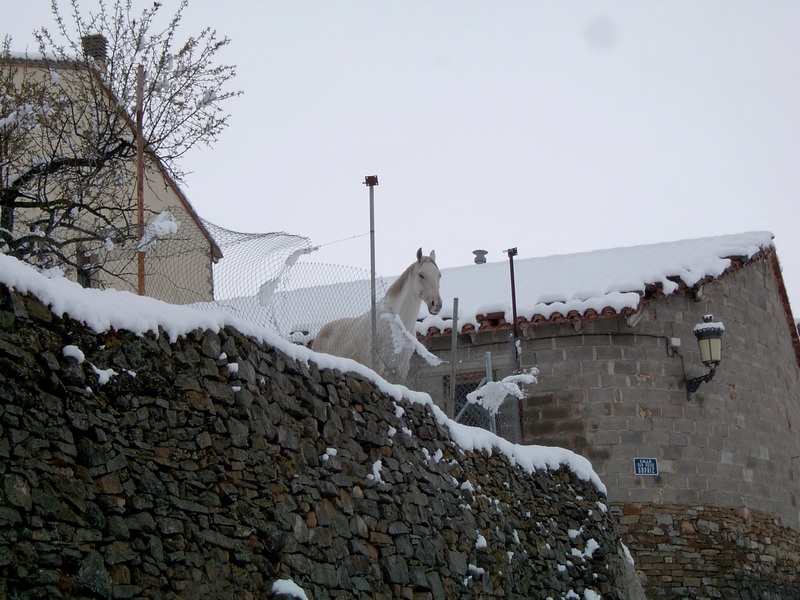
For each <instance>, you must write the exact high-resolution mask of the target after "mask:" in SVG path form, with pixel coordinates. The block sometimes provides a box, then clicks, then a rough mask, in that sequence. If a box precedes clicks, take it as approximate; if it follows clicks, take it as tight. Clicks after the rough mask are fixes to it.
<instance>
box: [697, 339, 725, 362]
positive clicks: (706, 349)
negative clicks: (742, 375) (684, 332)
mask: <svg viewBox="0 0 800 600" xmlns="http://www.w3.org/2000/svg"><path fill="white" fill-rule="evenodd" d="M697 345H698V346H699V347H700V360H701V361H703V364H705V365H710V364H717V365H718V364H719V362H720V360H721V358H722V339H721V338H719V337H704V338H701V339H698V340H697Z"/></svg>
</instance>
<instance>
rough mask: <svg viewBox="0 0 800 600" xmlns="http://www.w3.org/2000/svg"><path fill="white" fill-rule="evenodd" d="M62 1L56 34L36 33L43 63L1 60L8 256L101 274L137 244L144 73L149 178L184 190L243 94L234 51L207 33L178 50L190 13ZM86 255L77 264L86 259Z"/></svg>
mask: <svg viewBox="0 0 800 600" xmlns="http://www.w3.org/2000/svg"><path fill="white" fill-rule="evenodd" d="M66 5H67V8H68V14H65V12H64V10H63V8H62V5H61V3H60V2H59V1H58V0H52V15H53V17H54V19H55V27H54V28H53V29H52V30H51V29H47V28H42V29H40V30H38V31H36V32H35V35H36V39H37V40H38V45H39V53H40V54H38V55H36V56H29V55H26V56H18V55H14V54H13V53H12V52H11V40H10V39H9V38H6V39H5V40H4V42H3V46H2V49H0V251H3V252H6V253H9V254H12V255H14V256H16V257H17V258H20V259H22V260H26V261H28V262H31V263H34V264H36V265H38V266H40V267H49V266H65V267H67V268H70V267H71V268H74V269H76V270H77V271H78V272H80V271H82V270H83V271H86V270H91V269H102V268H103V260H102V256H103V254H104V253H107V252H109V251H111V249H113V248H114V247H118V246H119V245H120V244H126V243H130V242H131V240H134V241H135V239H136V236H137V224H136V186H135V158H136V145H137V144H136V142H137V139H136V127H135V121H134V116H135V115H136V106H137V94H136V88H137V78H136V71H137V68H138V67H139V65H142V66H143V69H144V73H145V79H144V91H143V95H142V124H143V128H142V131H143V135H142V138H143V140H144V144H145V148H146V151H145V154H146V156H147V161H146V163H145V164H146V167H147V169H148V172H147V177H149V178H151V179H152V180H154V181H155V180H156V179H158V177H156V176H157V175H158V176H160V178H161V179H162V180H163V177H164V174H166V175H168V176H170V177H172V179H174V180H175V181H177V182H180V181H182V179H183V177H184V175H185V172H184V171H183V170H182V169H181V167H180V165H179V162H180V159H181V158H182V157H183V156H184V155H185V154H186V153H187V152H188V151H189V150H191V149H193V148H195V147H198V146H202V145H211V144H213V142H215V141H216V140H217V139H218V136H219V134H220V133H221V132H222V131H223V130H224V129H225V128H226V126H227V122H228V117H229V115H228V114H226V113H225V112H224V111H223V110H222V109H221V108H220V105H221V104H222V103H223V102H224V101H225V100H228V99H230V98H232V97H234V96H237V95H239V94H240V93H241V92H239V91H232V90H229V89H228V86H229V84H230V82H231V81H232V79H233V78H234V77H235V68H234V67H233V66H224V65H218V64H216V62H215V61H216V58H217V55H218V53H219V51H220V50H221V49H222V48H223V47H225V46H226V45H227V44H228V43H229V39H228V38H221V39H219V38H218V37H217V34H216V32H215V31H214V30H212V29H210V28H206V29H204V30H202V31H201V32H200V33H199V34H198V35H196V36H192V37H189V38H188V39H186V40H185V41H183V42H181V43H178V41H177V39H176V37H177V35H178V29H179V25H180V24H181V20H182V17H183V14H184V11H185V9H186V8H187V6H188V0H182V2H181V3H180V5H179V7H178V9H177V10H176V12H175V13H174V14H173V15H172V16H171V17H169V18H168V19H166V20H165V21H164V23H163V25H161V26H159V25H158V23H159V22H160V19H161V14H160V9H161V4H159V3H153V4H152V5H150V6H149V7H147V8H145V9H144V10H143V11H142V12H141V13H138V14H135V15H134V12H133V7H132V0H113V2H106V1H105V0H100V2H99V4H98V10H97V12H96V13H91V14H90V13H84V11H83V10H82V9H81V7H80V1H79V0H68V2H66ZM76 249H77V252H76Z"/></svg>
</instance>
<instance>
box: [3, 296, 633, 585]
mask: <svg viewBox="0 0 800 600" xmlns="http://www.w3.org/2000/svg"><path fill="white" fill-rule="evenodd" d="M626 564H627V562H626V560H625V557H624V548H623V547H622V546H621V545H620V543H619V538H618V536H617V533H616V531H615V525H614V523H613V521H612V516H611V514H610V511H608V510H607V509H606V498H605V497H604V495H603V494H602V493H600V492H599V491H598V490H597V488H596V487H595V485H593V484H592V483H589V482H586V481H582V480H581V479H579V478H578V477H577V476H576V475H575V474H573V473H572V472H571V471H569V470H567V469H566V468H562V469H560V470H558V471H555V472H547V471H537V472H534V473H532V474H529V473H526V472H525V471H524V470H522V469H521V468H519V467H516V466H513V465H511V464H510V462H509V460H508V459H507V458H506V457H505V456H504V455H503V454H502V453H499V452H494V453H492V454H491V455H489V454H488V453H486V452H474V451H471V452H464V451H462V450H461V449H460V448H459V447H458V446H457V445H456V444H455V443H454V442H453V441H452V440H451V438H450V435H449V432H448V430H447V428H446V427H443V426H442V425H441V424H440V423H439V422H438V421H437V418H436V416H435V415H434V413H433V411H432V410H431V408H430V407H429V406H427V405H425V404H422V403H413V402H410V401H408V400H405V399H403V400H400V399H396V398H392V397H390V396H389V395H387V394H386V393H382V392H380V391H379V390H378V389H377V388H376V387H375V386H374V385H373V384H372V383H371V382H369V381H367V380H365V379H363V378H360V377H358V376H354V375H352V374H344V373H341V372H339V371H338V370H320V369H318V368H317V366H316V365H315V364H314V363H313V362H309V363H305V362H298V361H296V360H294V359H292V358H289V357H288V356H286V355H285V354H284V353H282V352H280V351H279V350H276V349H275V348H272V347H270V346H267V345H264V344H261V343H259V342H257V341H256V340H254V339H253V338H248V337H245V336H243V335H241V334H240V333H238V332H237V331H235V330H233V329H229V328H228V329H224V330H221V331H219V332H212V331H196V332H194V333H192V334H191V335H188V336H186V337H184V338H179V339H178V340H177V341H176V342H175V343H169V342H168V340H167V339H166V338H165V336H164V335H159V336H156V335H144V336H136V335H134V334H132V333H129V332H125V331H109V332H106V333H102V334H98V333H95V332H93V331H90V330H89V329H87V328H86V327H84V326H83V325H81V324H80V323H77V322H75V321H73V320H71V319H69V318H68V317H65V318H61V317H57V316H55V315H53V314H52V313H51V311H50V310H49V309H48V307H47V306H44V305H43V304H42V303H40V302H39V301H38V300H37V299H36V298H34V297H30V296H23V295H21V294H19V293H17V292H14V291H9V290H8V289H6V288H4V287H0V598H2V599H5V598H14V599H22V598H137V599H143V598H148V599H173V598H184V599H191V598H204V599H208V598H237V599H240V600H245V599H250V598H252V599H255V598H278V599H280V598H288V597H290V596H287V595H286V593H285V592H281V591H280V590H284V589H287V588H286V587H284V586H278V587H275V582H276V581H280V580H287V581H291V582H292V584H294V585H295V586H297V588H296V589H302V590H303V592H304V593H305V594H306V595H307V597H308V598H313V599H315V600H325V599H332V598H336V599H340V598H341V599H349V598H359V599H361V598H370V599H389V598H406V599H409V600H427V599H431V600H433V599H435V600H440V599H444V598H493V597H503V598H519V599H522V598H525V599H528V598H533V599H536V598H540V599H542V600H544V599H546V598H553V599H556V598H580V599H582V600H594V599H600V598H602V599H604V600H613V599H620V598H625V597H633V596H630V595H628V592H626V590H625V589H623V585H624V583H623V581H624V578H623V576H622V572H623V571H624V569H625V566H626ZM273 589H274V590H275V592H273ZM289 589H291V588H289Z"/></svg>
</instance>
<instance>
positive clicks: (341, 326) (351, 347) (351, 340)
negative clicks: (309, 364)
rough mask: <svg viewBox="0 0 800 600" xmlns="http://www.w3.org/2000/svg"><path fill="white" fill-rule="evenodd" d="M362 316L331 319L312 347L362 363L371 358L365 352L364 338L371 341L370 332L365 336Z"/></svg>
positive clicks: (314, 349)
mask: <svg viewBox="0 0 800 600" xmlns="http://www.w3.org/2000/svg"><path fill="white" fill-rule="evenodd" d="M362 321H364V318H363V316H362V317H352V318H346V319H339V320H337V321H331V322H330V323H327V324H326V325H324V326H323V327H322V329H320V330H319V333H318V334H317V336H316V337H315V338H314V341H313V342H312V343H311V349H312V350H313V351H314V352H324V353H326V354H333V355H334V356H341V357H344V358H352V359H353V360H355V361H358V362H360V363H362V364H368V363H367V362H365V361H366V360H368V359H369V357H368V356H367V355H366V352H365V349H364V347H365V344H364V340H366V341H367V345H368V343H369V333H367V337H366V338H365V337H364V332H362V331H361V329H363V328H364V325H363V323H362Z"/></svg>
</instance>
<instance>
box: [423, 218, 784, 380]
mask: <svg viewBox="0 0 800 600" xmlns="http://www.w3.org/2000/svg"><path fill="white" fill-rule="evenodd" d="M753 261H766V262H767V263H768V264H769V265H770V266H771V268H772V269H773V271H774V273H775V276H776V278H777V279H778V281H779V289H780V295H781V302H782V304H783V308H784V312H785V315H786V322H787V328H788V331H789V332H790V335H791V336H792V340H793V344H794V348H795V353H796V356H797V360H798V363H799V364H800V337H798V332H797V327H796V325H795V321H794V318H793V316H792V310H791V305H790V302H789V298H788V295H787V293H786V288H785V286H784V283H783V277H782V275H781V269H780V265H779V263H778V257H777V253H776V249H775V246H774V243H773V235H772V233H770V232H767V231H755V232H747V233H740V234H732V235H722V236H716V237H708V238H699V239H687V240H679V241H674V242H664V243H658V244H650V245H642V246H630V247H620V248H612V249H606V250H596V251H591V252H582V253H576V254H567V255H553V256H546V257H540V258H522V259H519V258H514V275H515V288H516V301H517V325H518V327H519V328H520V330H521V331H522V332H524V333H525V335H535V333H532V330H531V328H532V327H533V328H535V327H536V326H537V325H546V324H557V323H565V322H571V323H576V324H577V323H580V322H581V321H585V320H591V319H602V318H618V317H626V318H628V319H630V321H631V322H635V320H636V318H637V315H638V314H640V313H641V311H642V310H644V309H645V307H647V306H648V305H649V304H650V303H652V302H653V301H656V300H659V299H663V298H665V297H666V296H670V295H683V296H688V297H692V298H699V297H701V296H702V294H703V287H704V286H705V285H706V284H708V283H709V282H711V281H714V280H718V279H720V278H723V277H726V276H728V275H729V274H731V273H733V272H736V271H738V270H739V269H741V268H743V267H744V266H745V265H746V264H748V263H750V262H753ZM441 290H442V296H443V300H444V308H443V310H442V311H441V312H440V313H439V314H438V315H436V316H432V315H429V314H427V312H425V311H424V309H423V310H422V311H421V313H420V320H419V322H418V324H417V333H418V335H420V336H421V337H423V338H428V339H432V338H436V337H439V336H443V335H444V336H449V335H451V334H452V317H453V310H452V306H453V301H452V300H453V298H458V299H459V308H458V321H459V323H458V329H459V333H462V334H468V333H475V332H488V331H493V330H500V329H505V330H510V329H511V328H512V324H513V315H512V304H511V281H510V267H509V262H508V261H503V262H494V263H485V264H473V265H468V266H463V267H456V268H450V269H443V270H442V282H441Z"/></svg>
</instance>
